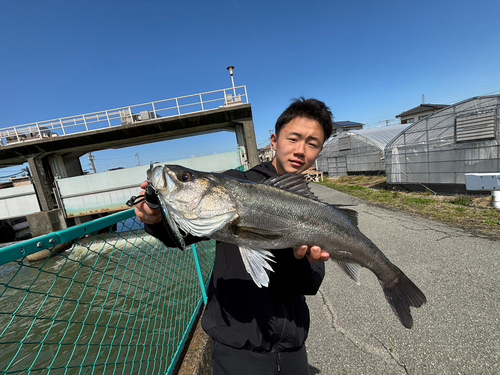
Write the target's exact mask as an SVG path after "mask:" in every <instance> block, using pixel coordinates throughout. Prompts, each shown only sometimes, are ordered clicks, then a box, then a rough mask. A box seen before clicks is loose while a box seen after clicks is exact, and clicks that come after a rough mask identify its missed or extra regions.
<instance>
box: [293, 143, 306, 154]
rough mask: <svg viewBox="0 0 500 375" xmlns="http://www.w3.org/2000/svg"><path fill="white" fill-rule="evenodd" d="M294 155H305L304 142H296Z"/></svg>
mask: <svg viewBox="0 0 500 375" xmlns="http://www.w3.org/2000/svg"><path fill="white" fill-rule="evenodd" d="M295 153H296V154H298V155H304V154H305V153H306V145H305V143H304V142H297V144H296V147H295Z"/></svg>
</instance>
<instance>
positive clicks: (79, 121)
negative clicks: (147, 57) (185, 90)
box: [0, 86, 249, 146]
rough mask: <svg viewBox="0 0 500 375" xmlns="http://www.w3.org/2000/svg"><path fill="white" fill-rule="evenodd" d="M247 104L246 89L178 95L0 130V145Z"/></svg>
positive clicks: (235, 88)
mask: <svg viewBox="0 0 500 375" xmlns="http://www.w3.org/2000/svg"><path fill="white" fill-rule="evenodd" d="M247 103H249V101H248V94H247V88H246V86H238V87H234V88H233V87H231V88H228V89H221V90H215V91H209V92H204V93H200V94H194V95H187V96H179V97H177V98H172V99H164V100H159V101H155V102H150V103H143V104H137V105H132V106H128V107H122V108H115V109H110V110H106V111H99V112H93V113H87V114H84V115H77V116H70V117H63V118H58V119H54V120H46V121H39V122H34V123H31V124H25V125H17V126H12V127H8V128H4V129H1V131H0V146H1V145H9V144H13V143H19V142H29V141H34V140H40V139H48V138H51V137H58V136H65V135H69V134H77V133H85V132H89V131H95V130H100V129H105V128H110V127H113V126H124V125H133V124H134V123H137V122H139V121H148V120H155V119H158V118H164V117H172V116H179V115H184V114H188V113H196V112H203V111H208V110H212V109H217V108H221V107H228V106H233V105H238V104H247Z"/></svg>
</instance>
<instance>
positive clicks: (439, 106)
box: [396, 104, 449, 117]
mask: <svg viewBox="0 0 500 375" xmlns="http://www.w3.org/2000/svg"><path fill="white" fill-rule="evenodd" d="M446 107H449V105H447V104H420V105H419V106H418V107H415V108H412V109H410V110H408V111H405V112H403V113H400V114H399V115H397V116H396V117H403V116H409V115H413V114H416V113H421V112H428V111H438V110H440V109H443V108H446Z"/></svg>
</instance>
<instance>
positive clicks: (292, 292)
mask: <svg viewBox="0 0 500 375" xmlns="http://www.w3.org/2000/svg"><path fill="white" fill-rule="evenodd" d="M225 174H227V175H230V176H233V177H236V178H239V179H243V180H250V181H253V182H261V181H262V180H263V179H266V178H269V177H271V176H274V175H276V174H277V172H276V169H275V168H274V166H273V165H272V164H271V163H269V162H266V163H262V164H260V165H258V166H256V167H254V168H252V169H250V170H249V171H247V172H240V171H237V170H230V171H227V172H225ZM146 231H147V232H148V233H150V234H152V235H153V236H155V237H157V238H159V239H160V240H162V242H164V243H165V244H166V245H167V246H171V245H172V241H171V240H170V238H169V237H168V235H167V234H166V233H165V230H164V228H163V225H162V224H161V223H160V224H156V225H150V226H148V225H146ZM186 240H187V241H188V243H191V242H192V240H190V239H189V238H186ZM272 253H273V254H274V260H275V261H276V263H272V264H271V265H272V268H273V270H274V272H271V273H270V282H269V287H267V288H265V287H263V288H259V287H257V285H256V284H255V283H254V282H253V280H252V278H251V276H250V275H249V274H248V272H247V271H246V270H245V266H244V265H243V261H242V259H241V256H240V252H239V250H238V247H237V246H236V245H233V244H229V243H225V242H217V245H216V256H215V265H214V269H213V273H212V278H211V280H210V284H209V288H208V304H207V306H206V310H205V313H204V315H203V319H202V326H203V329H204V330H205V332H207V334H208V335H209V336H211V337H212V339H214V340H217V341H218V342H220V343H222V344H225V345H229V346H231V347H234V348H238V349H249V350H253V351H257V352H275V351H294V350H298V349H300V348H301V347H302V345H304V342H305V340H306V338H307V334H308V330H309V324H310V320H309V309H308V307H307V304H306V301H305V297H304V295H307V294H308V295H313V294H316V293H317V291H318V289H319V286H320V285H321V282H322V280H323V277H324V274H325V266H324V263H323V262H321V261H320V262H318V263H316V264H314V265H312V264H310V263H309V261H308V260H307V259H306V258H303V259H300V260H298V259H296V258H295V257H294V255H293V250H292V249H284V250H273V251H272Z"/></svg>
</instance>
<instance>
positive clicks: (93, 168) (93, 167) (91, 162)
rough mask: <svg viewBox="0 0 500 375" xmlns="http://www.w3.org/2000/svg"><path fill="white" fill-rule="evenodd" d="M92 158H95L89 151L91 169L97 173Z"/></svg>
mask: <svg viewBox="0 0 500 375" xmlns="http://www.w3.org/2000/svg"><path fill="white" fill-rule="evenodd" d="M94 159H95V156H94V155H92V153H91V152H89V160H90V164H91V165H92V170H93V171H94V173H97V171H96V169H95V164H94Z"/></svg>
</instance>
